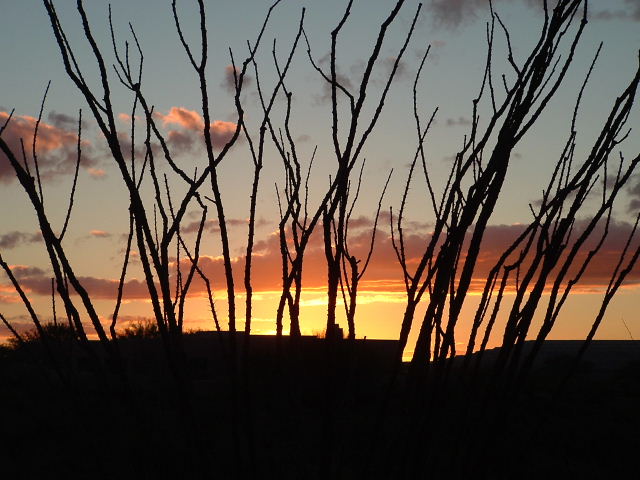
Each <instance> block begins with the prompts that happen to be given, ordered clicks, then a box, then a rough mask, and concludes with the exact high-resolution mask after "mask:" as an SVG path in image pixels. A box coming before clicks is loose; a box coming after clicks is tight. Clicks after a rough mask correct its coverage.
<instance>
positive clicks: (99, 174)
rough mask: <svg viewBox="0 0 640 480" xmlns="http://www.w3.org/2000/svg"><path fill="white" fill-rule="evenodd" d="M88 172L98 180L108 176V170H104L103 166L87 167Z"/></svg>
mask: <svg viewBox="0 0 640 480" xmlns="http://www.w3.org/2000/svg"><path fill="white" fill-rule="evenodd" d="M87 172H89V175H90V176H91V177H92V178H95V179H97V180H102V179H103V178H105V177H106V176H107V172H106V171H104V170H103V169H102V168H89V169H87Z"/></svg>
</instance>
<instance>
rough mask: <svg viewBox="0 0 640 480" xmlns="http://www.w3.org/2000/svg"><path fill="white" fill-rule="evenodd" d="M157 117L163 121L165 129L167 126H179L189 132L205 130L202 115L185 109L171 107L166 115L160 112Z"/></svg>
mask: <svg viewBox="0 0 640 480" xmlns="http://www.w3.org/2000/svg"><path fill="white" fill-rule="evenodd" d="M155 115H156V116H157V117H158V118H159V119H161V120H162V125H163V126H164V127H166V126H167V125H179V126H181V127H183V128H186V129H188V130H202V129H203V128H204V121H203V120H202V117H201V116H200V114H199V113H198V112H196V111H194V110H189V109H187V108H184V107H171V109H170V110H169V113H167V114H166V115H163V114H162V113H160V112H157V113H156V114H155Z"/></svg>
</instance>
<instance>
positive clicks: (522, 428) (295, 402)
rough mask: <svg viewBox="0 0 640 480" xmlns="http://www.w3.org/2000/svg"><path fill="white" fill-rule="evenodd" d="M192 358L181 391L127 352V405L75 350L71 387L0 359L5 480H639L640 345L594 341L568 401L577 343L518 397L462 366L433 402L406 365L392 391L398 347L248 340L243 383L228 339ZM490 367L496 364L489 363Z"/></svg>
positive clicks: (153, 358)
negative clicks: (463, 377) (469, 375)
mask: <svg viewBox="0 0 640 480" xmlns="http://www.w3.org/2000/svg"><path fill="white" fill-rule="evenodd" d="M184 345H185V351H186V352H187V353H186V365H187V368H186V370H187V371H188V377H189V378H188V379H187V380H186V381H185V385H184V386H183V387H178V386H176V382H175V381H174V380H173V376H172V375H171V373H170V370H169V369H168V367H167V363H166V361H165V357H164V353H163V351H162V347H161V345H160V342H159V341H158V340H154V339H125V340H121V348H122V352H123V357H124V358H125V360H126V366H127V370H128V372H129V377H130V384H131V386H132V392H130V393H129V394H127V393H126V392H125V391H124V390H123V389H122V388H121V386H120V385H121V383H120V382H119V380H118V378H117V377H116V376H115V375H114V374H113V373H110V372H109V369H108V368H106V369H104V370H103V371H102V372H101V371H100V370H97V369H96V366H95V364H94V363H93V362H92V361H91V360H90V358H89V357H88V356H87V355H86V354H85V353H84V352H82V351H80V350H79V349H78V347H77V345H75V344H67V345H60V346H59V347H58V357H59V358H60V359H63V362H62V363H63V365H62V367H61V368H62V370H63V372H65V375H67V376H68V377H69V379H70V381H69V384H68V385H67V386H65V385H63V383H62V382H61V381H60V380H59V378H58V376H57V374H56V373H55V371H54V370H53V369H52V368H51V365H50V362H48V361H45V360H44V357H43V356H42V351H41V348H40V347H39V346H38V345H32V346H30V347H28V348H22V349H19V350H17V351H6V350H5V351H3V353H2V356H1V358H0V392H1V394H0V411H1V412H2V416H1V417H0V434H1V437H0V438H1V440H0V444H1V445H2V446H1V450H0V474H1V475H2V477H3V478H92V479H93V478H150V479H155V478H242V477H244V478H296V479H299V478H302V479H315V478H317V479H328V478H349V479H351V478H470V477H474V478H541V477H542V478H544V477H549V478H559V477H564V478H623V477H624V478H637V477H635V474H634V473H632V472H636V473H637V471H640V465H639V464H638V459H637V452H638V444H639V442H638V440H639V437H640V408H639V406H640V402H639V400H640V342H638V341H635V342H633V341H599V342H594V344H593V345H592V346H591V347H590V349H589V350H588V351H587V354H586V356H585V357H584V358H583V360H582V362H581V363H580V365H579V368H578V369H577V371H576V374H575V375H574V376H573V377H572V378H571V380H570V382H569V383H568V384H567V385H566V388H565V389H564V391H563V393H562V394H561V395H560V396H559V397H556V395H555V394H556V391H557V385H558V383H559V381H560V380H561V379H562V378H564V375H565V373H566V372H567V370H568V368H569V367H570V366H571V365H572V362H573V358H574V355H575V352H576V351H577V349H578V348H579V345H580V342H571V341H548V342H547V344H546V345H545V347H544V348H543V350H542V352H541V355H540V357H539V359H538V361H537V364H536V366H535V368H534V372H533V374H532V375H531V377H530V379H529V381H528V382H527V383H526V384H525V385H524V386H523V388H522V389H521V390H520V391H519V392H518V393H517V394H516V395H515V396H513V395H512V396H505V395H502V394H501V392H500V391H497V392H496V390H495V389H494V390H489V391H491V392H492V393H489V394H487V393H486V392H487V389H486V385H487V378H488V374H485V373H483V372H482V371H481V373H480V375H479V377H478V379H476V381H474V382H468V381H463V382H458V381H457V380H458V379H459V373H458V369H459V367H458V366H457V365H455V364H454V365H453V367H452V370H451V379H452V381H451V382H449V383H448V384H447V385H446V386H441V387H439V388H438V389H437V393H438V394H437V395H436V396H434V395H433V389H431V390H430V389H425V390H421V391H420V393H418V394H409V393H408V392H413V391H414V389H412V388H411V387H407V382H406V381H405V380H406V366H405V367H403V368H402V369H401V371H400V372H399V375H398V380H397V382H396V383H395V385H394V387H393V388H392V389H391V390H389V388H388V387H389V380H390V377H391V373H392V368H391V366H390V365H391V364H392V359H393V356H394V353H395V350H396V349H395V343H394V342H392V341H375V340H358V341H356V342H355V344H351V343H349V342H348V341H346V340H343V341H337V342H335V343H334V344H332V345H331V344H328V342H324V341H323V340H320V339H316V338H314V337H304V338H302V339H301V340H300V341H299V342H298V343H296V344H290V343H289V341H288V339H287V338H285V339H283V341H282V344H280V345H278V342H277V341H276V340H275V338H274V337H252V341H251V355H250V356H249V360H248V362H249V364H248V365H249V368H248V369H246V371H248V376H246V377H245V376H243V374H242V373H237V374H236V375H235V376H234V374H233V371H232V370H231V368H230V362H229V358H230V356H229V348H228V336H226V335H223V338H221V337H219V336H218V335H217V334H215V333H212V332H202V333H196V334H189V335H186V336H185V343H184ZM95 347H96V349H97V348H99V346H98V345H95ZM238 347H239V350H240V351H241V350H242V348H241V345H239V346H238ZM495 356H496V355H495V351H489V352H487V354H486V355H485V359H484V363H483V365H485V366H489V365H491V364H492V362H493V361H495ZM233 378H236V381H235V382H234V381H233ZM234 383H235V388H234ZM234 392H235V393H234ZM247 392H248V394H247ZM185 399H188V400H185ZM234 405H235V408H234ZM251 445H253V447H252V448H251V447H250V446H251ZM5 475H6V476H5ZM629 475H631V477H629Z"/></svg>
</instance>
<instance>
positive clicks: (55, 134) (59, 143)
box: [0, 111, 96, 183]
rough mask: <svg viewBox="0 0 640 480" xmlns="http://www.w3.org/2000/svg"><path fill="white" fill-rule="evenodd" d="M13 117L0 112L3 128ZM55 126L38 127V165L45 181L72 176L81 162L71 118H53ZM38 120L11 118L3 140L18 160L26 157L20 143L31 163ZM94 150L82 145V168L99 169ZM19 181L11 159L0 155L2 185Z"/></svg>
mask: <svg viewBox="0 0 640 480" xmlns="http://www.w3.org/2000/svg"><path fill="white" fill-rule="evenodd" d="M8 118H9V114H8V113H7V112H4V111H0V125H4V124H5V122H6V121H7V119H8ZM52 118H53V120H54V121H55V125H54V124H49V123H46V122H44V121H41V122H40V126H39V127H38V139H37V143H36V153H37V154H38V165H39V168H40V175H41V178H42V179H44V180H48V179H51V178H53V177H55V176H57V175H62V174H66V173H69V172H72V171H73V169H74V168H75V163H76V160H77V152H76V149H77V142H78V136H77V131H76V129H75V128H73V127H72V126H71V125H72V122H71V120H69V119H70V118H71V117H67V116H66V115H62V114H55V115H54V117H52ZM36 122H37V119H36V118H34V117H31V116H28V115H14V116H13V117H12V118H11V121H10V122H9V124H8V126H7V128H6V130H5V131H4V132H3V134H2V138H3V140H4V141H5V142H7V144H8V145H9V148H10V149H11V151H12V152H13V153H14V155H16V157H18V158H21V157H22V147H21V144H20V139H22V141H23V142H24V146H25V150H26V153H27V158H28V159H29V160H31V148H32V142H33V135H34V131H35V126H36ZM92 153H93V149H92V146H91V145H90V144H89V143H88V142H85V141H83V145H82V165H83V166H84V167H90V166H93V165H95V163H96V160H95V159H94V158H93V156H92ZM13 178H15V172H14V171H13V168H12V167H11V164H10V163H9V159H8V158H7V157H6V155H5V154H4V153H0V181H4V182H5V183H6V182H10V181H12V180H13Z"/></svg>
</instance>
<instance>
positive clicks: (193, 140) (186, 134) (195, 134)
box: [154, 107, 237, 153]
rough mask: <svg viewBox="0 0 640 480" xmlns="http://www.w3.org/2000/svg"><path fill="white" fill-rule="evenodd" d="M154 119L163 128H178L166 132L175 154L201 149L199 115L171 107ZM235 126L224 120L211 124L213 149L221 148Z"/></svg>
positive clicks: (201, 125)
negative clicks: (159, 121)
mask: <svg viewBox="0 0 640 480" xmlns="http://www.w3.org/2000/svg"><path fill="white" fill-rule="evenodd" d="M154 115H155V116H156V118H158V119H160V120H161V121H162V125H163V126H164V127H168V126H178V127H179V129H170V130H169V131H168V136H167V143H168V144H169V145H170V146H171V147H172V149H173V151H174V152H176V153H192V152H193V150H194V148H195V147H199V148H201V147H202V145H203V142H202V137H201V136H202V132H203V129H204V121H203V119H202V117H201V116H200V114H199V113H198V112H196V111H194V110H189V109H187V108H184V107H171V109H170V110H169V112H168V113H167V114H163V113H161V112H156V113H155V114H154ZM236 128H237V124H236V123H234V122H227V121H224V120H214V121H213V122H211V127H210V132H211V133H210V135H211V142H212V144H213V147H214V148H222V147H223V146H224V145H225V144H226V143H227V142H229V140H231V138H232V137H233V134H234V133H235V131H236Z"/></svg>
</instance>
